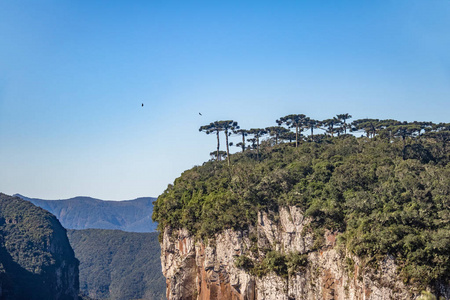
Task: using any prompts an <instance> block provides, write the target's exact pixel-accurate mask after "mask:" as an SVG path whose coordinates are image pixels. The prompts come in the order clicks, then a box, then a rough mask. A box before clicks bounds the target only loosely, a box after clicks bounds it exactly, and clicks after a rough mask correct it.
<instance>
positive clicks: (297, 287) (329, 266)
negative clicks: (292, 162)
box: [161, 207, 450, 300]
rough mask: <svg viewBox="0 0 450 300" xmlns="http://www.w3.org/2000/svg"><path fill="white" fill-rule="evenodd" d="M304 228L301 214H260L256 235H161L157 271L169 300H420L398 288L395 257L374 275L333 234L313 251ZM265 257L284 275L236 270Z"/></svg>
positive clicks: (444, 290) (447, 293)
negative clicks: (297, 260) (298, 259)
mask: <svg viewBox="0 0 450 300" xmlns="http://www.w3.org/2000/svg"><path fill="white" fill-rule="evenodd" d="M307 225H308V219H307V218H304V216H303V214H302V213H301V211H300V210H299V209H298V208H296V207H288V208H282V209H280V212H279V220H278V221H274V220H271V218H270V215H268V214H267V213H259V215H258V223H257V225H256V227H254V228H251V229H250V230H248V231H233V230H225V231H224V232H222V233H220V234H217V236H216V238H215V240H214V242H211V243H210V244H208V243H205V242H204V241H195V239H194V238H193V237H192V236H191V235H190V234H189V233H188V232H187V231H186V230H175V231H171V230H170V229H166V230H165V231H164V235H163V240H162V249H161V263H162V269H163V274H164V276H165V277H166V278H167V281H166V283H167V298H168V299H248V300H251V299H277V300H284V299H285V300H290V299H327V300H328V299H330V300H331V299H368V300H369V299H371V300H378V299H379V300H381V299H415V298H417V297H418V296H419V294H420V293H419V291H417V290H414V289H413V288H411V286H406V285H405V284H403V281H402V280H401V278H399V276H398V274H397V272H396V270H397V266H396V265H395V262H394V259H393V258H392V257H386V259H384V260H383V261H382V262H381V263H380V264H379V265H378V266H377V268H373V266H368V265H366V264H365V263H364V262H363V261H362V260H359V259H358V258H357V257H355V256H353V255H351V254H349V253H346V252H345V250H343V249H342V248H340V247H338V246H336V234H334V233H332V232H326V233H325V235H324V238H325V245H324V246H323V247H322V248H321V249H320V250H316V251H314V250H312V248H313V245H314V239H313V236H312V234H311V233H305V228H307V227H308V226H307ZM255 236H256V237H255ZM268 249H275V251H276V252H278V253H279V256H278V258H281V259H279V261H278V262H277V261H276V259H275V260H274V261H273V262H272V263H273V264H275V265H277V264H278V266H279V267H281V271H282V268H283V267H284V268H287V270H285V272H283V271H282V272H278V273H279V274H276V273H277V269H275V271H269V272H267V273H265V274H264V273H263V274H259V276H258V275H255V274H251V272H248V270H245V265H242V264H241V267H239V265H238V262H239V258H240V257H246V258H248V262H250V263H252V262H253V261H255V262H256V261H258V260H259V261H260V262H263V263H264V261H265V260H264V257H267V256H268V253H269V252H268ZM292 254H296V255H302V254H304V255H306V260H305V262H303V263H301V264H300V265H297V266H295V264H292V263H291V265H289V258H288V257H289V255H291V256H292ZM283 258H284V262H283ZM241 261H242V260H241ZM266 263H267V260H266ZM269 264H270V262H269ZM290 267H293V269H292V270H289V268H290ZM440 289H441V290H440V293H441V296H442V297H445V299H449V297H450V289H449V288H448V286H447V287H445V286H444V285H442V286H440Z"/></svg>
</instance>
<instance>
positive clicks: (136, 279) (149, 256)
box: [68, 229, 166, 300]
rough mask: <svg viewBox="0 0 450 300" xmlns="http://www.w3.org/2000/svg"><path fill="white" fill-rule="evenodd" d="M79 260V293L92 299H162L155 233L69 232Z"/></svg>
mask: <svg viewBox="0 0 450 300" xmlns="http://www.w3.org/2000/svg"><path fill="white" fill-rule="evenodd" d="M68 236H69V240H70V243H71V245H72V247H73V249H74V251H75V255H76V257H77V258H78V259H79V260H80V289H81V291H82V292H83V293H84V294H86V295H88V296H89V297H92V298H94V299H112V300H121V299H123V300H128V299H149V300H150V299H155V300H156V299H164V294H165V287H166V285H165V279H164V277H163V275H162V273H161V260H160V246H159V243H158V234H157V233H132V232H123V231H119V230H104V229H86V230H68Z"/></svg>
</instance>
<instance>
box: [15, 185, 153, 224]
mask: <svg viewBox="0 0 450 300" xmlns="http://www.w3.org/2000/svg"><path fill="white" fill-rule="evenodd" d="M14 196H17V197H19V198H21V199H24V200H27V201H29V202H31V203H33V204H34V205H37V206H39V207H41V208H43V209H45V210H47V211H49V212H50V213H52V214H54V215H55V216H56V217H57V218H58V220H60V222H61V224H62V225H63V226H64V227H65V228H67V229H89V228H96V229H118V230H123V231H127V232H153V231H155V229H156V224H155V223H153V222H152V220H151V215H152V213H153V201H155V200H156V198H153V197H140V198H136V199H132V200H123V201H112V200H101V199H96V198H92V197H87V196H77V197H73V198H69V199H60V200H45V199H39V198H30V197H26V196H23V195H21V194H15V195H14Z"/></svg>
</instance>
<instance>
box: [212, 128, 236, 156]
mask: <svg viewBox="0 0 450 300" xmlns="http://www.w3.org/2000/svg"><path fill="white" fill-rule="evenodd" d="M215 123H217V125H218V127H219V128H221V130H222V131H223V132H224V133H225V142H226V144H227V161H228V165H230V164H231V162H230V147H229V145H230V144H229V143H228V137H229V136H230V134H231V133H232V132H234V131H235V130H237V129H239V126H238V122H236V121H233V120H226V121H216V122H215Z"/></svg>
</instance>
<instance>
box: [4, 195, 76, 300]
mask: <svg viewBox="0 0 450 300" xmlns="http://www.w3.org/2000/svg"><path fill="white" fill-rule="evenodd" d="M78 291H79V283H78V260H77V259H76V258H75V255H74V252H73V250H72V248H71V247H70V244H69V240H68V238H67V235H66V230H65V229H64V228H63V227H62V226H61V224H60V223H59V221H58V220H57V219H56V218H55V216H53V215H51V214H50V213H48V212H47V211H45V210H43V209H41V208H39V207H36V206H34V205H33V204H31V203H30V202H28V201H24V200H22V199H19V198H17V197H11V196H7V195H5V194H1V193H0V299H27V300H30V299H31V300H33V299H35V300H40V299H49V300H51V299H55V300H66V299H67V300H69V299H78Z"/></svg>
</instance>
